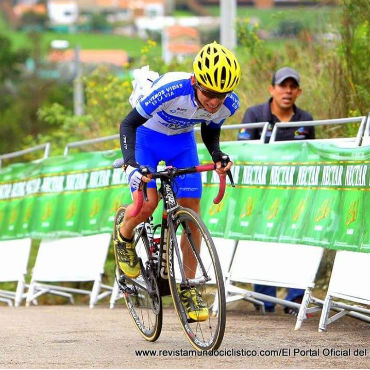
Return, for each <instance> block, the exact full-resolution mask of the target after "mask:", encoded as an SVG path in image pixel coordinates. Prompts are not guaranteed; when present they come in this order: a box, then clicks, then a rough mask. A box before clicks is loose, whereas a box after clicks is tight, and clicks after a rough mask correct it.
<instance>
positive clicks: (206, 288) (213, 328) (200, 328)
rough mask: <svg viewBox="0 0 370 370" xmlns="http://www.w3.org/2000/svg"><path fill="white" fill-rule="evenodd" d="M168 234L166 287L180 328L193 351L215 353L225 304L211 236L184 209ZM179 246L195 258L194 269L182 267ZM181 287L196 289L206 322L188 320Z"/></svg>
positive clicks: (223, 320) (181, 254) (222, 334)
mask: <svg viewBox="0 0 370 370" xmlns="http://www.w3.org/2000/svg"><path fill="white" fill-rule="evenodd" d="M195 230H196V231H197V232H198V233H199V234H200V238H201V244H200V245H201V248H200V253H199V252H197V249H199V248H196V243H195V239H194V231H195ZM169 231H170V232H169V233H168V240H167V245H168V253H167V266H168V276H169V284H170V289H171V295H172V298H173V301H174V305H175V309H176V312H177V315H178V317H179V320H180V323H181V326H182V328H183V330H184V332H185V335H186V336H187V338H188V340H189V341H190V343H191V344H192V345H193V347H194V348H195V349H197V350H198V351H203V350H206V351H208V350H215V349H217V348H218V347H219V346H220V345H221V342H222V339H223V336H224V332H225V324H226V301H225V288H224V282H223V277H222V270H221V266H220V262H219V259H218V256H217V252H216V249H215V246H214V243H213V240H212V237H211V235H210V233H209V231H208V230H207V228H206V226H205V225H204V223H203V221H202V220H201V219H200V217H199V216H198V214H196V213H195V212H194V211H192V210H191V209H187V208H180V209H179V210H178V211H177V212H176V213H175V215H174V221H173V223H172V225H171V224H170V230H169ZM181 238H182V239H183V240H182V243H181V242H180V240H181ZM180 244H182V245H183V246H185V248H186V249H187V250H188V251H190V254H191V255H192V256H193V258H195V259H196V261H197V263H196V267H195V268H194V267H192V266H190V265H189V264H188V265H185V264H184V261H183V252H182V250H181V246H180ZM185 248H184V250H185ZM185 271H187V273H186V276H184V275H185ZM180 288H182V289H183V288H196V290H197V291H198V293H200V295H201V297H202V300H203V301H204V303H205V305H206V307H207V308H208V311H209V316H208V318H207V319H206V320H204V318H202V319H203V320H204V321H195V320H194V319H192V318H190V317H189V315H188V312H187V309H186V308H185V307H184V305H183V303H182V301H181V297H180V293H179V289H180Z"/></svg>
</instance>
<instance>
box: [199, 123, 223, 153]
mask: <svg viewBox="0 0 370 370" xmlns="http://www.w3.org/2000/svg"><path fill="white" fill-rule="evenodd" d="M200 132H201V135H202V140H203V143H204V145H205V146H206V148H207V149H208V151H209V154H210V155H211V157H213V153H217V152H221V149H220V133H221V128H220V127H210V125H207V124H206V123H205V122H202V124H201V126H200Z"/></svg>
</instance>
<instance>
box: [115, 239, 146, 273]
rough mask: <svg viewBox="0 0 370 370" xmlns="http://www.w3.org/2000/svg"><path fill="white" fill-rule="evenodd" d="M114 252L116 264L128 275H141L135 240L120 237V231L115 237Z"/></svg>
mask: <svg viewBox="0 0 370 370" xmlns="http://www.w3.org/2000/svg"><path fill="white" fill-rule="evenodd" d="M113 245H114V254H115V257H116V264H117V266H118V267H119V269H120V270H121V271H122V273H123V274H125V275H126V276H127V277H129V278H131V279H135V278H137V277H138V276H139V275H140V260H139V258H138V256H137V254H136V250H135V246H134V244H133V242H131V243H129V242H125V241H123V240H122V238H121V237H120V234H119V232H117V233H116V238H115V239H113Z"/></svg>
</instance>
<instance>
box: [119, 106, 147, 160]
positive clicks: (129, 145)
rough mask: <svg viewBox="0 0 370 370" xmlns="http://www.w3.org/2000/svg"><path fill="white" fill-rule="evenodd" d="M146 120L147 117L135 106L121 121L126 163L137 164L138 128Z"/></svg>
mask: <svg viewBox="0 0 370 370" xmlns="http://www.w3.org/2000/svg"><path fill="white" fill-rule="evenodd" d="M146 121H147V118H144V117H143V116H141V115H140V114H139V113H138V111H137V110H136V108H134V109H133V110H132V111H131V112H130V113H129V114H128V115H127V116H126V117H125V118H124V120H123V121H122V122H121V126H120V142H121V151H122V155H123V159H124V161H125V164H129V165H131V166H133V167H136V166H137V163H136V158H135V142H136V129H137V128H138V127H139V126H141V125H142V124H143V123H145V122H146Z"/></svg>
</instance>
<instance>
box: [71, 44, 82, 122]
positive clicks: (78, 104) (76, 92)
mask: <svg viewBox="0 0 370 370" xmlns="http://www.w3.org/2000/svg"><path fill="white" fill-rule="evenodd" d="M74 59H75V60H74V62H75V77H74V80H73V108H74V109H73V110H74V114H75V116H83V115H84V113H85V110H84V90H83V83H82V73H81V61H80V47H79V46H76V47H75V58H74Z"/></svg>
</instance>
